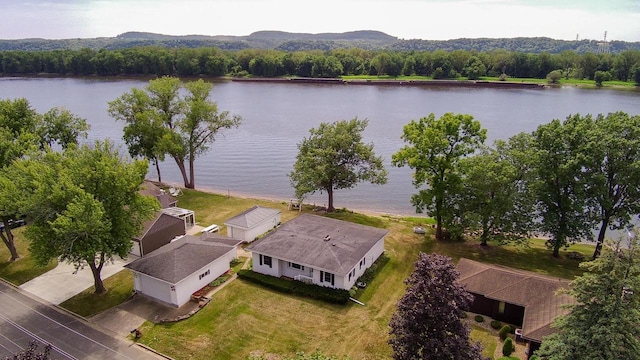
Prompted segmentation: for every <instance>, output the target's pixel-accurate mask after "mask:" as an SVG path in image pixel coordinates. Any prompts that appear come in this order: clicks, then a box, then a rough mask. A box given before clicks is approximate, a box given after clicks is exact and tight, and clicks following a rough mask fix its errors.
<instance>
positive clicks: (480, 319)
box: [474, 315, 484, 322]
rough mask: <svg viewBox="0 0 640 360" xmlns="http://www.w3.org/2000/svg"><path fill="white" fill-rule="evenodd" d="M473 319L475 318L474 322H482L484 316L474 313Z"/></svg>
mask: <svg viewBox="0 0 640 360" xmlns="http://www.w3.org/2000/svg"><path fill="white" fill-rule="evenodd" d="M474 319H475V320H476V322H484V317H483V316H482V315H476V317H474Z"/></svg>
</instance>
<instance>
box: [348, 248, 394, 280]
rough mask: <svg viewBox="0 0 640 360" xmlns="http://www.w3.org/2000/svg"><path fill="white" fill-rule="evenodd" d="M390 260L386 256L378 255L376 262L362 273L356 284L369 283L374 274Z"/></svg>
mask: <svg viewBox="0 0 640 360" xmlns="http://www.w3.org/2000/svg"><path fill="white" fill-rule="evenodd" d="M389 260H390V258H389V257H388V256H387V255H386V254H384V253H383V254H382V255H380V257H378V259H377V260H376V261H374V262H373V264H372V265H371V266H369V267H368V268H367V269H366V270H365V271H364V273H363V274H362V275H361V276H360V277H359V278H358V280H356V284H357V283H359V282H363V283H365V284H369V283H371V280H373V278H375V277H376V274H378V273H379V272H380V270H382V268H383V267H384V266H385V265H386V264H387V263H388V262H389Z"/></svg>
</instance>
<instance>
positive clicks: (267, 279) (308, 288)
mask: <svg viewBox="0 0 640 360" xmlns="http://www.w3.org/2000/svg"><path fill="white" fill-rule="evenodd" d="M238 277H239V278H241V279H243V280H247V281H250V282H253V283H256V284H260V285H262V286H264V287H267V288H269V289H272V290H276V291H280V292H283V293H285V294H294V295H299V296H304V297H308V298H312V299H317V300H322V301H326V302H329V303H332V304H346V303H347V301H349V296H350V295H349V291H347V290H343V289H332V288H327V287H322V286H317V285H312V284H305V283H303V282H300V281H294V280H285V279H280V278H277V277H273V276H269V275H263V274H259V273H257V272H254V271H251V270H246V269H244V270H240V271H238Z"/></svg>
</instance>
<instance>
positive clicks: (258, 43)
mask: <svg viewBox="0 0 640 360" xmlns="http://www.w3.org/2000/svg"><path fill="white" fill-rule="evenodd" d="M138 46H159V47H166V48H185V47H186V48H198V47H217V48H220V49H223V50H242V49H276V50H287V51H306V50H332V49H338V48H353V47H357V48H362V49H366V50H377V49H381V50H383V49H384V50H397V51H407V50H417V51H434V50H446V51H451V50H477V51H491V50H495V49H504V50H508V51H515V52H523V53H542V52H548V53H561V52H563V51H566V50H570V51H575V52H577V53H585V52H598V51H599V50H602V49H603V47H602V44H600V42H599V41H596V40H576V41H567V40H555V39H550V38H545V37H536V38H500V39H490V38H477V39H454V40H420V39H412V40H405V39H399V38H397V37H394V36H391V35H388V34H385V33H383V32H380V31H372V30H364V31H352V32H345V33H320V34H306V33H289V32H283V31H258V32H255V33H252V34H250V35H248V36H225V35H216V36H208V35H185V36H174V35H163V34H154V33H145V32H127V33H124V34H120V35H118V36H116V37H102V38H91V39H61V40H47V39H21V40H0V51H4V50H27V51H41V50H57V49H70V50H78V49H82V48H89V49H93V50H99V49H108V50H114V49H126V48H132V47H138ZM607 46H608V50H609V51H610V52H612V53H619V52H621V51H624V50H640V42H625V41H610V42H608V43H607Z"/></svg>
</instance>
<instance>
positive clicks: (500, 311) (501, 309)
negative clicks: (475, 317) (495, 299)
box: [498, 301, 506, 314]
mask: <svg viewBox="0 0 640 360" xmlns="http://www.w3.org/2000/svg"><path fill="white" fill-rule="evenodd" d="M505 306H506V304H505V303H504V301H500V302H499V303H498V314H504V308H505Z"/></svg>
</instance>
